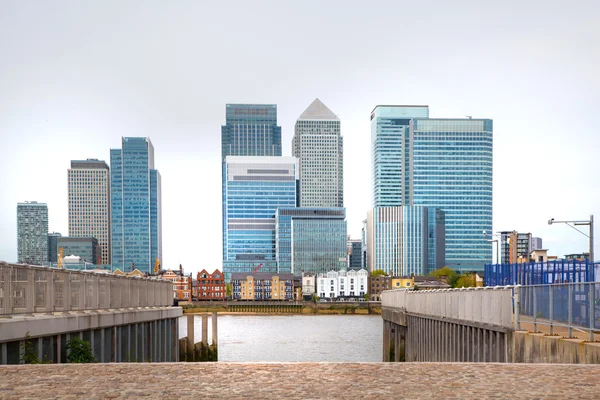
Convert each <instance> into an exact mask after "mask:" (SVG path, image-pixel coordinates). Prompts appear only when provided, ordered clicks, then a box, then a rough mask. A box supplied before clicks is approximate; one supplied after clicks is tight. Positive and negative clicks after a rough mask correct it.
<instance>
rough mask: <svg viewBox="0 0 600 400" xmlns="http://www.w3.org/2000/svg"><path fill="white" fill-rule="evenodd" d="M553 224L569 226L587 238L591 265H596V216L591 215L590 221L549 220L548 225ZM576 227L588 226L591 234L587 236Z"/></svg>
mask: <svg viewBox="0 0 600 400" xmlns="http://www.w3.org/2000/svg"><path fill="white" fill-rule="evenodd" d="M552 224H567V225H569V226H570V227H571V228H573V229H575V230H576V231H577V232H579V233H581V234H582V235H583V236H585V237H587V238H588V239H589V240H590V255H589V259H590V263H592V264H593V263H594V216H593V215H590V219H589V220H583V221H556V220H555V219H554V218H552V219H549V220H548V225H552ZM575 225H588V226H589V227H590V234H589V235H587V234H585V233H584V232H582V231H580V230H579V229H577V228H575Z"/></svg>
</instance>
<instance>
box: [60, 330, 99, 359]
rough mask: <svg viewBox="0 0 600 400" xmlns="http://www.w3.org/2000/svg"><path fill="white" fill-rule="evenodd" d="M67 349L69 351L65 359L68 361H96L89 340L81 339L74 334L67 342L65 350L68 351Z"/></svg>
mask: <svg viewBox="0 0 600 400" xmlns="http://www.w3.org/2000/svg"><path fill="white" fill-rule="evenodd" d="M69 350H70V353H68V354H69V355H68V356H67V361H69V362H70V363H74V364H87V363H95V362H97V361H96V358H95V357H94V354H93V353H92V346H91V345H90V342H88V341H86V340H81V339H79V337H77V336H74V337H73V338H71V340H69V341H68V342H67V352H69Z"/></svg>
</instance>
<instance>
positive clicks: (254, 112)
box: [221, 104, 281, 161]
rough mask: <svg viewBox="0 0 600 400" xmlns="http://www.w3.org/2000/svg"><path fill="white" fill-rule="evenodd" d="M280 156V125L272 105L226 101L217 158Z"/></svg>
mask: <svg viewBox="0 0 600 400" xmlns="http://www.w3.org/2000/svg"><path fill="white" fill-rule="evenodd" d="M227 156H281V127H280V126H277V106H276V105H275V104H227V105H226V106H225V125H223V126H221V158H222V160H223V161H224V160H225V157H227Z"/></svg>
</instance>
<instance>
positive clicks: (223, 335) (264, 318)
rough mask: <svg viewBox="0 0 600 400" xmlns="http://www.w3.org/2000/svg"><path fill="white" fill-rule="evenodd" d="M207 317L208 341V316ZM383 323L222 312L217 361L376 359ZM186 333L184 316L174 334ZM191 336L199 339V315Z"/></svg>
mask: <svg viewBox="0 0 600 400" xmlns="http://www.w3.org/2000/svg"><path fill="white" fill-rule="evenodd" d="M208 323H209V325H208V334H209V343H210V340H211V338H210V335H211V325H210V317H209V322H208ZM382 326H383V323H382V319H381V316H380V315H223V316H219V320H218V335H219V361H240V362H259V361H263V362H278V361H281V362H284V361H314V362H319V361H349V362H367V361H381V360H382V353H381V352H382V331H383V328H382ZM185 336H187V316H183V317H182V318H181V319H180V321H179V337H185ZM194 336H195V342H199V341H201V339H202V319H201V317H200V316H198V315H197V316H195V318H194Z"/></svg>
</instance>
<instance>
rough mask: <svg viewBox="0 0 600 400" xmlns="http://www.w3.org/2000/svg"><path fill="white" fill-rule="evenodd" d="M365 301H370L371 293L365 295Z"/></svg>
mask: <svg viewBox="0 0 600 400" xmlns="http://www.w3.org/2000/svg"><path fill="white" fill-rule="evenodd" d="M363 297H364V299H365V301H369V293H365V295H364V296H363Z"/></svg>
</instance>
